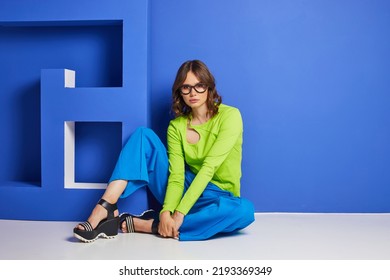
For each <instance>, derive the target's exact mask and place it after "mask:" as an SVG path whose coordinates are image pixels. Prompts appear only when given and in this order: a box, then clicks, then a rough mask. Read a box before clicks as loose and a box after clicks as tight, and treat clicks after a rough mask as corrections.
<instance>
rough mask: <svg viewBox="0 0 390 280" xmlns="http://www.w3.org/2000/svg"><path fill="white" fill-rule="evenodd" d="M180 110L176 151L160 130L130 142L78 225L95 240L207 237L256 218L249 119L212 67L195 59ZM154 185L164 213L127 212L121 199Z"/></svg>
mask: <svg viewBox="0 0 390 280" xmlns="http://www.w3.org/2000/svg"><path fill="white" fill-rule="evenodd" d="M172 98H173V104H172V109H173V112H174V113H175V115H176V118H175V119H173V120H172V121H171V122H170V124H169V127H168V131H167V144H168V153H167V151H166V149H165V146H164V145H163V144H162V143H161V141H160V140H159V138H158V137H157V135H156V134H154V133H153V131H151V130H150V129H147V128H139V129H137V130H136V131H135V132H134V133H133V134H132V135H131V137H130V138H129V140H128V142H127V143H126V145H125V146H124V148H123V150H122V152H121V154H120V156H119V159H118V162H117V164H116V166H115V169H114V171H113V174H112V176H111V178H110V180H109V184H108V186H107V189H106V191H105V193H104V194H103V196H102V199H101V200H100V201H99V203H98V205H97V206H96V207H95V208H94V209H93V211H92V213H91V215H90V217H89V218H88V221H87V222H85V223H82V224H79V225H78V226H77V227H76V228H75V229H74V234H75V236H76V237H77V238H79V239H80V240H82V241H84V242H92V241H94V240H96V239H97V238H98V237H99V236H100V237H105V238H111V237H114V236H116V235H117V232H118V231H117V227H118V224H119V228H120V229H121V230H122V232H145V233H154V234H159V235H160V236H162V237H167V238H176V239H179V240H204V239H208V238H210V237H212V236H214V235H216V234H218V233H226V232H234V231H237V230H240V229H242V228H244V227H246V226H248V225H249V224H251V223H252V222H253V221H254V209H253V205H252V203H251V202H249V201H248V200H246V199H244V198H240V178H241V158H242V133H243V126H242V119H241V114H240V112H239V110H238V109H236V108H234V107H230V106H227V105H224V104H221V101H222V99H221V97H220V95H219V94H218V92H217V90H216V87H215V80H214V77H213V75H212V74H211V73H210V71H209V69H208V68H207V66H206V65H205V64H204V63H203V62H201V61H199V60H192V61H187V62H185V63H183V64H182V65H181V67H180V68H179V70H178V72H177V75H176V79H175V82H174V84H173V87H172ZM144 186H147V187H148V188H149V189H150V191H151V193H152V194H153V195H154V196H155V197H156V199H157V201H159V202H160V203H161V205H162V210H161V211H160V212H159V214H158V213H156V212H155V211H154V210H148V211H145V212H144V213H143V214H142V215H140V216H135V215H131V214H128V213H124V214H122V215H121V216H118V215H119V212H118V209H117V207H116V202H117V200H118V199H119V197H121V198H124V197H127V196H129V195H131V194H132V193H133V192H134V191H136V190H137V189H139V188H141V187H144Z"/></svg>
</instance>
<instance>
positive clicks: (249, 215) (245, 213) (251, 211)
mask: <svg viewBox="0 0 390 280" xmlns="http://www.w3.org/2000/svg"><path fill="white" fill-rule="evenodd" d="M238 212H239V215H240V216H241V219H243V220H247V221H248V222H252V221H254V219H255V208H254V206H253V203H252V202H250V201H249V200H247V199H245V198H241V207H240V210H239V211H238Z"/></svg>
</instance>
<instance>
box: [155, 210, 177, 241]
mask: <svg viewBox="0 0 390 280" xmlns="http://www.w3.org/2000/svg"><path fill="white" fill-rule="evenodd" d="M178 229H179V228H178V227H177V226H176V222H175V220H174V219H173V217H172V216H171V212H169V211H164V212H162V213H161V214H160V223H159V225H158V233H159V234H160V235H161V236H162V237H172V238H179V231H178Z"/></svg>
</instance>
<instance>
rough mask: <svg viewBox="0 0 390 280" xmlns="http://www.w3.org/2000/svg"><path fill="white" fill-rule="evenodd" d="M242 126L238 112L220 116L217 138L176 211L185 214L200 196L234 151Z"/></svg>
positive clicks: (232, 111) (230, 111)
mask: <svg viewBox="0 0 390 280" xmlns="http://www.w3.org/2000/svg"><path fill="white" fill-rule="evenodd" d="M242 132H243V124H242V118H241V114H240V111H239V110H238V109H235V108H234V109H232V110H229V111H227V112H225V114H224V115H223V116H221V125H220V130H219V132H218V136H217V138H216V140H215V142H214V144H213V146H212V147H211V149H210V151H209V152H208V154H207V156H206V157H205V159H204V161H203V164H202V167H201V168H200V170H199V172H198V173H197V175H196V177H195V179H194V180H193V182H192V184H191V186H190V187H189V188H188V190H187V191H186V193H185V195H184V197H183V198H182V199H181V201H180V203H179V205H178V206H177V208H176V210H177V211H179V212H181V213H183V214H185V215H186V214H187V213H188V211H189V210H190V209H191V208H192V206H193V205H194V204H195V202H196V201H197V200H198V198H199V196H200V195H201V194H202V192H203V191H204V189H205V188H206V186H207V184H208V183H209V182H210V181H211V179H212V178H213V176H214V173H215V172H216V170H217V169H218V168H219V167H220V166H221V164H222V163H223V162H224V161H225V159H226V158H227V157H228V155H229V154H230V152H231V151H232V149H234V147H235V145H236V143H237V141H238V140H239V139H240V137H242Z"/></svg>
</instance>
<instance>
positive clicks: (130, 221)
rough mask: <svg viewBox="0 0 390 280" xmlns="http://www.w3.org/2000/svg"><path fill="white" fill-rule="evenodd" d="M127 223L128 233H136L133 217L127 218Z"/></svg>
mask: <svg viewBox="0 0 390 280" xmlns="http://www.w3.org/2000/svg"><path fill="white" fill-rule="evenodd" d="M125 222H126V228H127V232H128V233H132V232H135V228H134V221H133V217H132V216H131V215H128V216H126V219H125Z"/></svg>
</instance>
